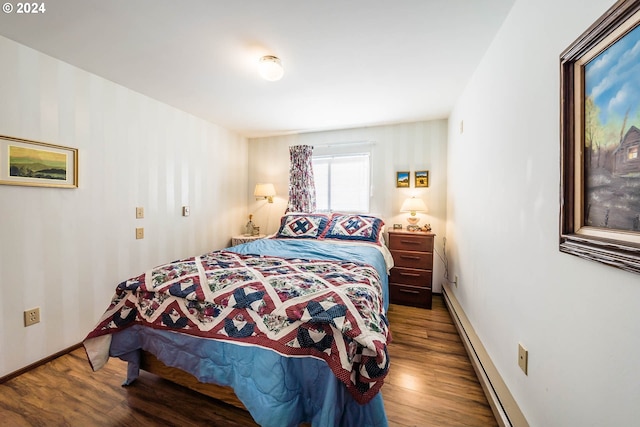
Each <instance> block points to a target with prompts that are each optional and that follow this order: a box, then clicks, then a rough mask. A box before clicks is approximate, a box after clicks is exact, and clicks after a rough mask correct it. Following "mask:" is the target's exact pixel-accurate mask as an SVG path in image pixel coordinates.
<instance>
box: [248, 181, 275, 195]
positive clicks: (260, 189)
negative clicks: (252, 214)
mask: <svg viewBox="0 0 640 427" xmlns="http://www.w3.org/2000/svg"><path fill="white" fill-rule="evenodd" d="M253 195H254V196H256V197H273V196H275V195H276V189H275V187H274V186H273V184H256V188H255V189H254V190H253Z"/></svg>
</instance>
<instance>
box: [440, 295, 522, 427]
mask: <svg viewBox="0 0 640 427" xmlns="http://www.w3.org/2000/svg"><path fill="white" fill-rule="evenodd" d="M442 295H443V296H444V301H445V303H446V305H447V308H448V309H449V313H450V314H451V318H452V319H453V323H454V324H455V325H456V329H457V330H458V333H459V334H460V338H462V342H463V344H464V347H465V348H466V350H467V353H468V354H469V359H471V365H473V369H475V371H476V374H477V375H478V380H480V385H482V388H483V390H484V393H485V395H486V396H487V400H488V401H489V405H490V406H491V410H492V411H493V414H494V415H495V417H496V421H497V422H498V424H499V425H500V426H501V427H528V426H529V423H528V422H527V420H526V419H525V417H524V415H523V414H522V412H521V411H520V408H519V407H518V404H517V403H516V401H515V399H514V398H513V396H512V395H511V392H510V391H509V389H508V388H507V385H506V384H505V383H504V381H503V380H502V377H501V376H500V374H499V373H498V370H497V369H496V367H495V366H494V364H493V362H492V361H491V358H490V357H489V353H487V351H486V350H485V348H484V346H483V345H482V342H481V341H480V338H478V335H477V334H476V332H475V330H474V329H473V327H472V326H471V322H469V319H468V318H467V316H466V314H465V313H464V310H462V306H461V305H460V303H459V302H458V300H457V299H456V296H455V295H454V294H453V292H451V287H450V285H449V284H448V283H443V284H442Z"/></svg>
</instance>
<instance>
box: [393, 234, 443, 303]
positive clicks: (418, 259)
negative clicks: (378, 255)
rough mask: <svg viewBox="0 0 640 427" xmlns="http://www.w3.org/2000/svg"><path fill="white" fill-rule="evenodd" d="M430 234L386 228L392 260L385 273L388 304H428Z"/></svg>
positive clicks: (430, 269)
mask: <svg viewBox="0 0 640 427" xmlns="http://www.w3.org/2000/svg"><path fill="white" fill-rule="evenodd" d="M434 237H435V234H433V233H424V232H420V231H413V232H410V231H399V230H390V231H389V250H390V251H391V255H393V263H394V267H393V268H392V269H391V276H390V277H389V294H390V299H391V301H390V302H391V303H392V304H402V305H412V306H415V307H423V308H431V289H432V288H431V282H432V270H433V240H434Z"/></svg>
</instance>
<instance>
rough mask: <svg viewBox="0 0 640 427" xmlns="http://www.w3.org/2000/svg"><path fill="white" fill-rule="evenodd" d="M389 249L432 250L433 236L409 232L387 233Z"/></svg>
mask: <svg viewBox="0 0 640 427" xmlns="http://www.w3.org/2000/svg"><path fill="white" fill-rule="evenodd" d="M389 249H390V250H394V249H397V250H401V251H422V252H431V251H433V236H426V235H424V234H410V233H389Z"/></svg>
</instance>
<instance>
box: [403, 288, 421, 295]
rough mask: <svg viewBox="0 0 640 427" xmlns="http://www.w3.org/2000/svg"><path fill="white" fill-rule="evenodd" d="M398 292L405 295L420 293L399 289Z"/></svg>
mask: <svg viewBox="0 0 640 427" xmlns="http://www.w3.org/2000/svg"><path fill="white" fill-rule="evenodd" d="M399 291H400V292H402V293H405V294H419V293H420V292H418V291H412V290H410V289H399Z"/></svg>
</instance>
